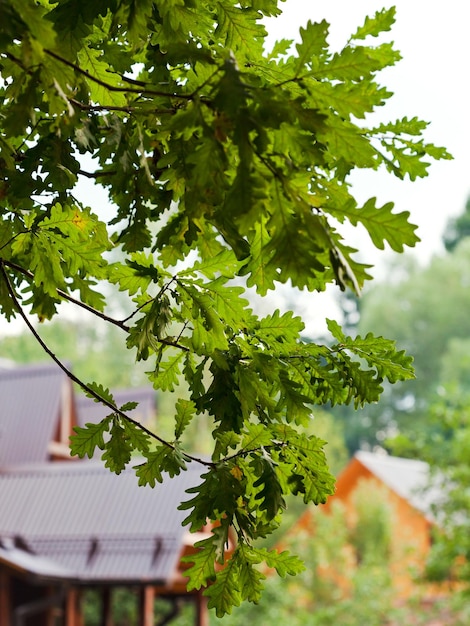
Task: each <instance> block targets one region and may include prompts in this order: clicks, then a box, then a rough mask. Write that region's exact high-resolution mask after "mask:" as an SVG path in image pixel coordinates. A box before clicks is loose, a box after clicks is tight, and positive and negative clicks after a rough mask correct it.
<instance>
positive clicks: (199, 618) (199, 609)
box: [196, 593, 209, 626]
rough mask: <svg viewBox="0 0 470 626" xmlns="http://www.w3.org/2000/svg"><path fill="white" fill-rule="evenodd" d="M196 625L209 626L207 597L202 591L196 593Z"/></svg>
mask: <svg viewBox="0 0 470 626" xmlns="http://www.w3.org/2000/svg"><path fill="white" fill-rule="evenodd" d="M196 626H209V611H208V609H207V598H206V597H205V596H203V595H202V593H198V594H197V595H196Z"/></svg>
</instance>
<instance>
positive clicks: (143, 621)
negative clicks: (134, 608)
mask: <svg viewBox="0 0 470 626" xmlns="http://www.w3.org/2000/svg"><path fill="white" fill-rule="evenodd" d="M154 602H155V588H154V587H152V586H150V585H147V586H146V587H142V588H141V589H140V594H139V626H153V624H154Z"/></svg>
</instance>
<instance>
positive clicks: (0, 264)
mask: <svg viewBox="0 0 470 626" xmlns="http://www.w3.org/2000/svg"><path fill="white" fill-rule="evenodd" d="M5 265H6V262H5V261H3V260H0V271H1V273H2V275H3V279H4V281H5V284H6V287H7V290H8V293H9V295H10V297H11V299H12V300H13V303H14V305H15V308H16V310H17V311H18V313H19V314H20V316H21V318H22V319H23V321H24V323H25V324H26V326H27V327H28V329H29V330H30V332H31V333H32V335H33V336H34V338H35V339H36V341H37V342H38V343H39V345H40V346H41V348H42V349H43V350H44V352H46V354H48V355H49V356H50V358H51V359H52V360H53V361H54V363H55V364H56V365H57V366H58V367H59V368H60V369H61V370H62V371H63V372H64V373H65V374H66V376H67V377H68V378H69V379H70V380H72V381H73V382H74V383H76V384H77V385H78V386H79V387H80V388H81V389H83V391H85V392H86V393H87V394H88V395H89V396H91V397H92V398H94V399H95V400H97V401H98V402H100V403H101V404H103V405H105V406H107V407H108V408H109V409H111V411H112V412H113V413H116V414H117V415H119V417H121V418H122V419H125V420H127V421H128V422H129V423H131V424H133V425H134V426H136V427H137V428H140V430H142V432H144V433H145V434H146V435H148V436H149V437H151V438H152V439H155V440H156V441H158V442H159V443H161V444H162V445H164V446H167V447H168V448H170V449H171V450H175V449H176V446H175V445H174V444H172V443H170V442H169V441H166V439H163V438H162V437H160V436H159V435H157V434H156V433H154V432H152V431H151V430H149V429H148V428H146V427H145V426H144V425H143V424H141V423H140V422H138V421H137V420H134V419H132V417H129V416H128V415H127V414H126V413H124V412H123V411H121V410H120V409H119V408H118V407H117V406H115V405H114V404H113V403H112V402H110V401H109V400H107V399H106V398H103V397H102V396H100V394H99V393H97V392H96V391H95V390H94V389H93V388H92V387H90V386H89V385H87V384H86V383H84V382H83V381H82V380H81V379H80V378H78V377H77V376H75V374H73V372H72V371H71V370H69V369H68V367H66V366H65V365H64V363H62V361H61V360H60V359H59V358H58V357H57V356H56V355H55V354H54V353H53V352H52V350H51V349H50V348H49V346H48V345H47V344H46V343H45V342H44V341H43V339H42V338H41V336H40V335H39V334H38V332H37V331H36V329H35V328H34V326H33V325H32V324H31V322H30V321H29V319H28V316H27V315H26V313H25V312H24V310H23V307H22V306H21V305H20V303H19V301H18V298H17V297H16V293H15V290H14V289H13V286H12V284H11V282H10V279H9V277H8V274H7V272H6V270H5ZM183 456H184V457H185V459H186V460H188V461H194V462H196V463H200V464H201V465H205V466H206V467H212V466H214V463H212V462H209V461H204V460H203V459H200V458H198V457H194V456H192V455H190V454H187V453H185V452H183Z"/></svg>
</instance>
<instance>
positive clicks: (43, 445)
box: [0, 364, 69, 467]
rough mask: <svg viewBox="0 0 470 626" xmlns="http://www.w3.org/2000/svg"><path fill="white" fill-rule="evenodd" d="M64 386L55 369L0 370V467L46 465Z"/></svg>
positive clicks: (44, 367)
mask: <svg viewBox="0 0 470 626" xmlns="http://www.w3.org/2000/svg"><path fill="white" fill-rule="evenodd" d="M65 384H69V383H68V380H67V377H66V375H65V374H64V372H62V371H61V370H60V369H59V368H58V367H57V366H56V365H50V364H46V365H33V366H22V367H11V368H5V369H0V398H1V402H0V467H4V466H8V465H11V464H14V463H40V462H44V461H47V459H48V444H49V442H50V441H51V440H52V439H53V436H54V432H55V429H56V427H57V423H58V418H59V413H60V407H61V402H62V389H63V386H64V385H65Z"/></svg>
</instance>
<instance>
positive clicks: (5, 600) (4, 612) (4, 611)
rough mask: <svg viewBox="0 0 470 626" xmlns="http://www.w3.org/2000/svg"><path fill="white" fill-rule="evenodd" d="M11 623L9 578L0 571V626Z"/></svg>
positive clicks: (4, 572)
mask: <svg viewBox="0 0 470 626" xmlns="http://www.w3.org/2000/svg"><path fill="white" fill-rule="evenodd" d="M10 622H11V606H10V577H9V576H8V574H7V572H6V571H5V570H3V569H2V570H0V624H1V625H2V626H3V624H5V625H7V624H10Z"/></svg>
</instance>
